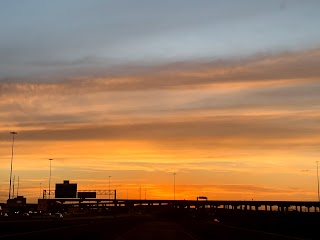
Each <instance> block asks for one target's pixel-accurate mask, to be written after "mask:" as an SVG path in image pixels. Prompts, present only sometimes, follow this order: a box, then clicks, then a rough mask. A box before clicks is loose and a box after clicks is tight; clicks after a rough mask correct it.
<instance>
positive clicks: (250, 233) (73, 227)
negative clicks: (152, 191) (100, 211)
mask: <svg viewBox="0 0 320 240" xmlns="http://www.w3.org/2000/svg"><path fill="white" fill-rule="evenodd" d="M21 224H23V223H21V222H20V223H19V224H18V225H17V224H13V225H12V226H11V227H12V228H13V231H11V232H8V233H6V234H4V235H3V233H2V236H0V240H2V239H11V240H12V239H19V240H26V239H45V240H50V239H55V240H62V239H77V240H81V239H93V240H94V239H113V240H127V239H130V240H134V239H139V240H144V239H148V240H149V239H152V240H160V239H161V240H163V239H166V240H172V239H179V240H201V239H203V240H205V239H221V240H223V239H246V240H250V239H259V240H265V239H273V240H280V239H287V240H290V239H302V238H295V237H288V236H284V235H281V234H274V233H269V232H263V231H257V230H252V229H245V228H240V227H233V226H228V225H224V224H220V223H210V224H208V223H204V224H193V223H183V224H182V223H181V222H180V223H178V222H174V221H170V220H165V219H159V218H153V217H145V216H137V217H129V218H128V217H124V218H119V219H115V220H110V219H100V220H97V221H96V220H93V219H92V220H85V221H84V222H74V223H72V222H68V223H64V222H60V223H48V225H47V226H46V227H44V226H42V227H41V228H40V229H39V228H36V226H33V227H31V225H30V229H29V230H27V229H25V228H24V230H21V229H20V227H19V225H20V226H23V225H21ZM0 227H1V224H0ZM7 227H8V226H7ZM26 231H28V233H26ZM314 239H318V238H314Z"/></svg>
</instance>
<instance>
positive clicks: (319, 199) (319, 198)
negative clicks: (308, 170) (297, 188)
mask: <svg viewBox="0 0 320 240" xmlns="http://www.w3.org/2000/svg"><path fill="white" fill-rule="evenodd" d="M317 180H318V201H319V202H320V195H319V161H317Z"/></svg>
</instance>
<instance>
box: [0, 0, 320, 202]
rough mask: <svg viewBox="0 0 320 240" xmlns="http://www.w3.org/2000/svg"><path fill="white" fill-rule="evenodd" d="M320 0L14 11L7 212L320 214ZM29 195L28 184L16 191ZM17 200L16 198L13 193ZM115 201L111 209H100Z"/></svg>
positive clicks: (0, 38)
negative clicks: (272, 206)
mask: <svg viewBox="0 0 320 240" xmlns="http://www.w3.org/2000/svg"><path fill="white" fill-rule="evenodd" d="M319 10H320V1H319V0H306V1H301V0H287V1H286V0H268V1H262V0H261V1H259V0H242V1H238V0H225V1H214V0H208V1H205V0H194V1H193V0H190V1H189V0H188V1H187V0H175V1H169V0H161V1H159V0H137V1H130V0H105V1H103V0H90V1H84V0H67V1H65V0H55V1H50V0H30V1H19V0H3V1H1V2H0V202H5V201H6V200H7V198H8V191H9V179H10V160H11V143H12V136H11V135H10V132H11V131H16V132H18V134H17V135H16V136H15V140H16V141H15V147H14V159H13V175H15V177H16V180H17V178H18V176H19V178H20V189H19V195H23V196H25V197H27V202H29V203H30V202H36V201H37V198H38V197H39V195H40V185H41V188H42V190H43V189H48V182H49V160H48V159H49V158H53V159H54V160H53V161H52V178H51V183H52V184H51V186H52V189H53V187H54V183H58V182H59V183H60V182H62V181H63V180H70V182H76V183H78V189H80V190H88V189H92V190H93V189H108V187H109V185H108V181H109V177H108V176H111V178H110V182H111V188H112V189H117V192H118V198H127V197H128V198H136V199H138V198H139V197H140V186H141V189H142V193H141V195H142V196H141V198H143V199H144V198H145V197H146V198H147V199H173V180H174V179H173V173H176V199H196V197H197V196H200V195H205V196H207V197H208V199H212V200H213V199H226V200H229V199H230V200H251V199H254V200H317V199H318V196H317V164H316V161H318V160H320V30H319V26H320V14H319ZM16 189H17V181H16V186H15V190H16ZM15 195H16V193H15ZM99 197H103V196H99Z"/></svg>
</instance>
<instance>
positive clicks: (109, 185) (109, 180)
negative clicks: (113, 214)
mask: <svg viewBox="0 0 320 240" xmlns="http://www.w3.org/2000/svg"><path fill="white" fill-rule="evenodd" d="M110 178H111V176H109V199H110V195H111V192H110V190H111V189H110Z"/></svg>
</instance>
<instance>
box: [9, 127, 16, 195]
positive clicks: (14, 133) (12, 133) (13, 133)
mask: <svg viewBox="0 0 320 240" xmlns="http://www.w3.org/2000/svg"><path fill="white" fill-rule="evenodd" d="M10 134H11V135H12V148H11V164H10V184H9V199H11V180H12V161H13V147H14V135H16V134H18V133H17V132H10Z"/></svg>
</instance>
